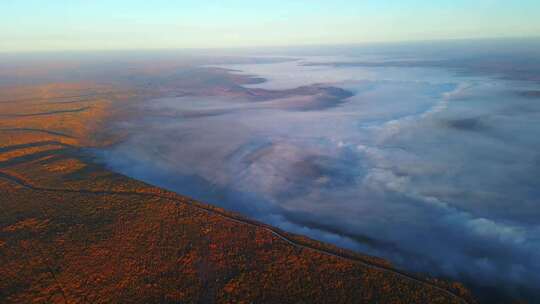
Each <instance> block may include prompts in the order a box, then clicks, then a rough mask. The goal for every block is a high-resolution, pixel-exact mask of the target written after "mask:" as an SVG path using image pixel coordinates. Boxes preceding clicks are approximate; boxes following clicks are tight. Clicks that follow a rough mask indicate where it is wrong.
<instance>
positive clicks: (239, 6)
mask: <svg viewBox="0 0 540 304" xmlns="http://www.w3.org/2000/svg"><path fill="white" fill-rule="evenodd" d="M0 12H2V14H1V18H0V51H4V52H6V51H7V52H12V51H36V50H100V49H163V48H220V47H242V46H274V45H276V46H279V45H304V44H341V43H362V42H373V41H409V40H431V39H453V38H479V37H523V36H535V35H536V36H537V35H539V34H538V33H540V1H538V0H521V1H502V0H476V1H474V0H469V1H465V0H452V1H450V0H441V1H435V0H431V1H428V0H401V1H397V0H390V1H383V0H379V1H368V0H365V1H363V0H287V1H285V0H284V1H281V0H273V1H270V0H249V1H248V0H227V1H226V0H221V1H218V0H203V1H201V0H178V1H173V0H168V1H165V0H154V1H148V0H144V1H143V0H54V1H50V0H1V1H0Z"/></svg>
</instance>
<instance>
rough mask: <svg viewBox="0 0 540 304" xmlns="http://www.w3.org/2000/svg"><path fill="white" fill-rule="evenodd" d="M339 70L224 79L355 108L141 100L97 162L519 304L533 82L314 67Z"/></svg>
mask: <svg viewBox="0 0 540 304" xmlns="http://www.w3.org/2000/svg"><path fill="white" fill-rule="evenodd" d="M338 59H339V58H335V57H334V58H323V57H309V58H304V59H302V60H300V61H287V62H278V63H268V64H242V65H234V66H232V65H229V66H222V67H226V68H230V69H234V70H238V71H241V72H235V73H246V74H250V75H256V76H260V77H263V78H266V79H267V81H266V82H265V83H262V84H255V85H249V87H260V88H265V89H268V90H284V89H294V88H297V87H302V86H308V87H309V86H314V87H324V88H329V87H336V88H341V89H344V90H347V91H349V92H351V93H352V94H353V96H352V97H347V96H342V98H336V97H335V96H329V95H328V94H326V95H325V94H323V93H321V92H320V91H318V90H314V93H313V94H311V95H295V94H293V93H291V94H290V96H285V97H280V98H277V99H267V100H258V101H254V100H252V99H250V98H246V97H233V96H208V97H205V96H193V97H178V98H161V99H155V100H148V101H147V102H145V103H144V105H142V106H141V107H140V109H139V111H140V112H141V113H142V115H141V117H142V118H141V119H139V120H131V121H127V122H123V123H122V124H119V127H120V128H123V129H124V130H127V131H128V133H129V137H128V139H127V140H125V141H123V142H122V143H120V144H118V145H115V146H114V147H112V148H110V149H107V150H104V151H100V152H99V155H100V157H102V158H103V160H104V161H105V162H106V164H107V165H108V166H109V167H111V168H112V169H114V170H116V171H119V172H121V173H124V174H127V175H129V176H132V177H135V178H137V179H141V180H144V181H147V182H150V183H152V184H155V185H159V186H163V187H165V188H168V189H171V190H174V191H177V192H179V193H181V194H185V195H188V196H192V197H194V198H196V199H199V200H203V201H206V202H208V203H211V204H215V205H218V206H221V207H224V208H227V209H231V210H235V211H239V212H242V213H244V214H246V215H248V216H251V217H254V218H256V219H258V220H261V221H264V222H266V223H269V224H272V225H275V226H278V227H280V228H283V229H285V230H288V231H291V232H295V233H301V234H305V235H308V236H310V237H314V238H316V239H319V240H323V241H328V242H332V243H334V244H337V245H340V246H344V247H348V248H351V249H355V250H360V251H363V252H366V253H370V254H373V255H377V256H382V257H385V258H388V259H390V260H391V261H393V262H394V263H395V264H397V265H398V266H400V267H403V268H406V269H408V270H412V271H421V272H428V273H431V274H435V275H444V276H448V277H452V278H455V279H460V280H464V281H467V282H473V283H474V284H476V285H477V286H484V287H499V288H500V289H504V290H506V291H507V292H510V293H518V294H519V293H520V292H523V291H524V290H529V291H531V290H535V289H536V288H537V287H538V286H540V237H539V236H540V208H539V206H538V204H539V203H540V154H539V152H538V151H540V136H539V134H540V99H538V98H536V97H534V95H533V96H532V97H531V96H527V95H526V94H521V93H520V92H526V91H531V90H534V89H536V90H538V85H537V84H535V83H529V82H524V81H523V82H518V81H513V80H503V79H500V78H495V77H490V76H478V75H472V74H470V75H465V74H463V73H457V72H456V71H454V70H452V69H444V68H441V67H425V66H422V67H415V66H410V67H395V66H394V67H392V66H370V67H367V66H355V65H351V66H347V65H339V66H337V65H327V64H321V65H317V64H312V63H317V62H319V63H320V62H323V63H327V62H332V61H335V60H338ZM353 59H354V58H353ZM353 59H351V58H344V59H341V60H342V61H344V62H350V61H351V60H353ZM308 63H309V64H308ZM291 92H294V91H291Z"/></svg>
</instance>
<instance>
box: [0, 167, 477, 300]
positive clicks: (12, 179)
mask: <svg viewBox="0 0 540 304" xmlns="http://www.w3.org/2000/svg"><path fill="white" fill-rule="evenodd" d="M0 179H4V180H7V181H9V182H11V183H14V184H17V185H19V186H21V187H24V188H26V189H30V190H33V191H41V192H55V193H80V194H90V195H135V196H141V197H148V198H160V199H167V200H171V201H174V202H175V203H177V204H188V205H190V206H192V207H194V208H196V209H198V210H201V211H204V212H207V213H210V214H213V215H217V216H220V217H222V218H224V219H226V220H229V221H233V222H236V223H239V224H242V225H248V226H252V227H256V228H259V229H263V230H265V231H267V232H269V233H271V234H272V235H274V236H276V237H277V238H279V239H281V240H283V241H285V242H287V243H288V244H290V245H291V246H294V247H296V248H299V249H307V250H312V251H315V252H318V253H320V254H324V255H329V256H333V257H336V258H340V259H344V260H347V261H349V262H354V263H357V264H360V265H363V266H365V267H367V268H371V269H375V270H379V271H382V272H386V273H391V274H393V275H396V276H398V277H401V278H404V279H407V280H410V281H413V282H415V283H418V284H421V285H424V286H427V287H430V288H433V289H435V290H437V291H440V292H442V293H444V294H446V295H448V296H450V297H451V298H454V299H457V300H458V302H460V303H463V304H470V303H469V301H468V300H467V299H465V298H463V297H462V296H460V295H459V294H457V293H455V292H454V291H452V290H448V289H445V288H442V287H440V286H437V285H436V284H434V283H432V282H430V281H428V280H426V279H424V278H421V277H417V276H415V275H412V274H409V273H406V272H404V271H400V270H396V269H393V268H391V267H387V266H384V265H378V264H374V263H373V262H370V261H368V260H365V259H362V258H360V257H358V256H354V255H347V254H343V253H339V252H333V251H331V250H326V249H322V248H317V247H314V246H312V245H310V244H305V243H301V242H299V241H297V240H294V239H291V238H290V237H288V236H287V235H286V234H285V233H284V232H282V231H280V230H279V229H277V228H274V227H271V226H268V225H265V224H263V223H260V222H257V221H254V220H250V219H246V218H242V217H240V216H235V215H233V214H228V213H225V212H223V211H220V210H216V209H213V208H211V207H207V206H204V205H199V204H196V203H194V202H192V201H190V200H189V199H186V200H179V199H177V198H174V197H173V196H167V195H160V194H154V193H144V192H136V191H107V190H85V189H80V190H75V189H59V188H46V187H40V186H36V185H32V184H30V183H29V182H27V181H24V180H22V179H20V178H18V177H15V176H12V175H10V174H7V173H5V172H2V171H0Z"/></svg>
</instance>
